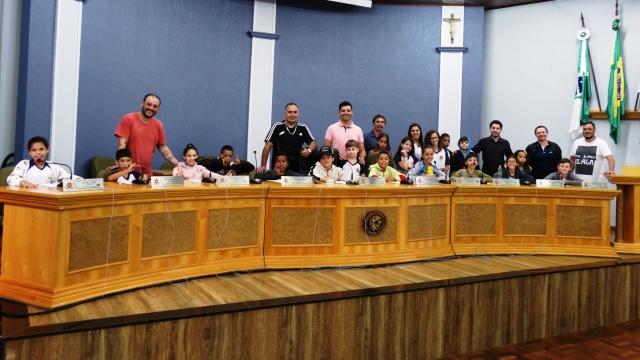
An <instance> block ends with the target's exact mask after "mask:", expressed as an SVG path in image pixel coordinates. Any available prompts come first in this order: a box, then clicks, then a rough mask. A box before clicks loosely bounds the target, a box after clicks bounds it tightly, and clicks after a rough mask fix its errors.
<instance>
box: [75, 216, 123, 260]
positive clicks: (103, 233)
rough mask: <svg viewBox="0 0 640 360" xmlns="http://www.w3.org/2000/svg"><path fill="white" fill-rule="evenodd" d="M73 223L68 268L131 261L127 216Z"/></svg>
mask: <svg viewBox="0 0 640 360" xmlns="http://www.w3.org/2000/svg"><path fill="white" fill-rule="evenodd" d="M70 225H71V231H70V235H69V270H68V271H74V270H80V269H84V268H89V267H93V266H98V265H105V264H106V263H107V261H108V262H109V263H110V264H111V263H117V262H122V261H127V260H128V257H129V252H128V247H129V217H128V216H115V217H113V218H102V219H91V220H81V221H71V224H70ZM107 249H109V253H108V254H107Z"/></svg>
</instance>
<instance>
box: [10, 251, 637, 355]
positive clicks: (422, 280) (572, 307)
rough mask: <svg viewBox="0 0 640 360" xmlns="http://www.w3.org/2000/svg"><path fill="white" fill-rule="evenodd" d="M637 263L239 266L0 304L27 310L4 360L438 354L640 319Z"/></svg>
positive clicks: (627, 259)
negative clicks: (56, 301)
mask: <svg viewBox="0 0 640 360" xmlns="http://www.w3.org/2000/svg"><path fill="white" fill-rule="evenodd" d="M637 272H640V258H639V257H637V256H623V257H622V259H607V258H589V257H577V256H540V255H536V256H532V255H526V256H477V257H465V258H449V259H441V260H436V261H426V262H419V263H411V264H396V265H391V266H384V267H373V268H372V267H368V268H350V269H336V268H331V269H315V270H286V271H255V272H251V273H231V274H226V275H222V276H214V277H208V278H200V279H192V280H189V281H183V282H179V283H174V284H166V285H162V286H155V287H148V288H143V289H138V290H135V291H130V292H126V293H122V294H116V295H111V296H105V297H104V298H99V299H93V300H92V301H88V302H84V303H81V304H76V305H74V306H70V307H66V308H62V309H56V310H55V311H44V310H42V309H39V308H35V307H31V306H25V305H22V304H15V303H11V302H8V301H3V303H2V311H3V312H4V313H13V314H15V315H20V314H22V315H21V316H18V317H4V318H3V323H2V335H3V341H4V343H5V347H6V350H5V351H6V359H14V358H15V359H21V358H38V359H42V358H43V357H42V356H43V355H42V354H56V353H64V354H76V353H78V354H80V355H78V356H77V357H68V359H76V358H77V359H81V358H95V359H112V358H131V357H132V356H133V357H140V356H142V357H146V358H154V359H156V358H157V359H165V358H166V359H171V358H183V357H184V356H187V357H188V358H190V359H206V358H212V357H211V356H212V354H214V355H215V356H214V358H252V354H254V355H255V354H257V353H263V352H265V351H266V352H267V353H269V354H272V355H274V356H273V357H267V358H288V359H324V358H354V359H355V358H360V359H368V358H376V357H378V358H380V356H381V354H386V355H384V356H383V357H385V356H392V357H396V358H397V356H400V357H402V358H414V359H431V358H438V357H442V356H446V355H451V354H456V353H466V352H469V351H473V350H476V349H483V348H489V347H492V346H497V345H501V344H509V343H513V342H519V341H526V340H529V339H536V338H542V337H545V336H550V335H555V334H561V333H569V332H574V331H578V330H582V329H588V328H593V327H597V326H601V325H607V324H613V323H618V322H622V321H627V320H630V319H636V318H638V317H640V316H638V311H639V310H638V307H639V306H638V303H640V300H639V299H638V293H639V292H640V290H639V289H638V287H639V286H638V285H637V276H635V275H634V274H636V273H637ZM612 279H619V281H613V280H612ZM612 293H615V294H618V295H617V296H611V295H610V294H612ZM612 304H615V305H613V306H611V305H612ZM514 324H522V326H521V325H518V326H519V327H516V326H515V325H514ZM489 328H493V334H492V333H491V332H490V331H487V329H489ZM313 334H323V335H322V336H313ZM426 335H428V336H426ZM158 336H159V337H160V339H161V340H154V339H156V337H158ZM198 336H201V338H198ZM345 337H350V338H349V339H345ZM175 339H177V340H180V341H179V342H176V343H174V342H173V341H174V340H175ZM187 339H189V340H187ZM345 340H346V341H345ZM471 343H473V347H472V345H470V344H471ZM114 344H117V345H114ZM167 344H169V348H166V347H163V346H165V345H167ZM198 344H203V345H200V346H205V347H206V349H205V350H206V351H205V350H203V349H199V348H196V347H195V346H198ZM315 349H320V350H321V351H320V352H316V351H315ZM388 351H390V352H388ZM389 354H391V355H389ZM393 354H395V355H393ZM420 354H422V355H420ZM427 354H428V355H427ZM469 356H471V355H469ZM479 356H480V355H479ZM488 356H490V357H488V358H495V357H491V356H494V355H488ZM45 358H46V357H45ZM479 358H482V357H479ZM517 358H518V357H516V359H517ZM523 358H524V359H526V357H523ZM531 358H535V357H531ZM542 358H544V357H542ZM462 359H464V358H462ZM551 359H553V357H551Z"/></svg>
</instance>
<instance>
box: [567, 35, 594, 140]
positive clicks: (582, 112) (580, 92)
mask: <svg viewBox="0 0 640 360" xmlns="http://www.w3.org/2000/svg"><path fill="white" fill-rule="evenodd" d="M589 34H590V33H589V30H587V29H585V28H582V30H580V32H578V40H580V49H579V50H578V80H577V83H576V91H575V95H574V97H573V111H572V112H571V122H570V123H569V137H571V139H572V140H574V139H576V138H577V137H578V136H580V134H581V133H582V130H581V129H580V127H581V126H582V124H584V123H585V122H587V121H588V119H589V115H591V114H590V113H589V104H588V101H589V99H590V98H591V64H590V63H589V40H588V39H589Z"/></svg>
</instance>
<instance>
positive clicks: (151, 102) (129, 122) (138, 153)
mask: <svg viewBox="0 0 640 360" xmlns="http://www.w3.org/2000/svg"><path fill="white" fill-rule="evenodd" d="M159 109H160V97H159V96H158V95H155V94H147V95H145V97H144V99H142V103H141V109H140V111H139V112H133V113H129V114H126V115H125V116H123V117H122V119H120V123H119V124H118V127H117V128H116V131H115V132H114V135H115V136H116V137H117V138H118V150H120V149H124V148H127V149H129V150H130V151H131V155H132V160H133V162H136V163H138V164H140V166H141V169H140V170H141V173H142V174H144V175H145V177H150V176H151V175H152V172H151V160H152V159H153V152H154V148H158V151H159V152H160V155H162V157H164V158H165V159H166V160H167V161H168V162H170V163H172V164H173V165H174V166H178V159H176V158H175V157H174V156H173V154H172V153H171V149H169V147H168V146H167V139H166V138H165V135H164V127H163V126H162V123H161V122H160V120H158V119H156V118H155V117H154V116H155V115H156V113H157V112H158V110H159Z"/></svg>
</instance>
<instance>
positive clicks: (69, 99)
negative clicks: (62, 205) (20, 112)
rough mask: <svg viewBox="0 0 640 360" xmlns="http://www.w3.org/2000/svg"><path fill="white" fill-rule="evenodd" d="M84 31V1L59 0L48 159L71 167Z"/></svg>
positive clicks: (73, 156) (73, 158)
mask: <svg viewBox="0 0 640 360" xmlns="http://www.w3.org/2000/svg"><path fill="white" fill-rule="evenodd" d="M81 31H82V2H80V1H76V0H58V1H57V4H56V29H55V47H54V54H53V86H52V90H53V91H52V93H53V95H52V99H51V139H49V143H50V146H51V151H50V156H49V158H50V159H51V160H52V161H55V162H59V163H64V164H68V165H69V166H71V167H72V168H73V166H74V162H75V148H76V127H77V126H76V124H77V122H76V121H77V117H78V116H77V115H78V80H79V77H80V35H81ZM74 172H75V171H74Z"/></svg>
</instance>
